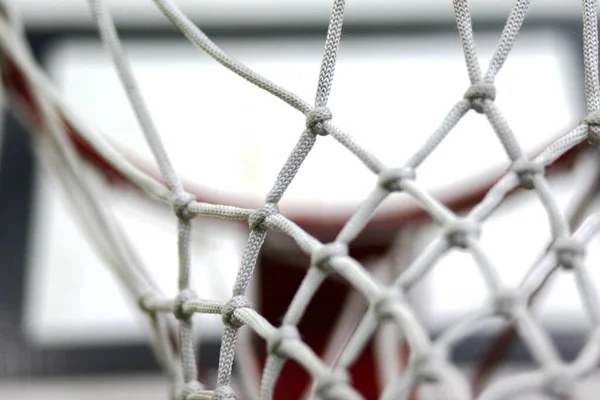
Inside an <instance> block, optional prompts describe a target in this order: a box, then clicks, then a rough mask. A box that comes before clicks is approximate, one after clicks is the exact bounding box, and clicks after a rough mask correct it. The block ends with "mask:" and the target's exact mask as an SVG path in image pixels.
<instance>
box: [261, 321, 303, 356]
mask: <svg viewBox="0 0 600 400" xmlns="http://www.w3.org/2000/svg"><path fill="white" fill-rule="evenodd" d="M290 340H300V332H298V328H296V327H295V326H294V325H282V326H281V327H279V329H277V331H276V332H275V333H274V334H273V335H272V336H271V337H270V338H269V339H268V340H267V352H268V353H269V354H274V355H276V356H277V357H279V358H287V356H286V355H285V354H283V353H282V352H281V351H280V349H281V345H282V344H283V343H284V342H286V341H290Z"/></svg>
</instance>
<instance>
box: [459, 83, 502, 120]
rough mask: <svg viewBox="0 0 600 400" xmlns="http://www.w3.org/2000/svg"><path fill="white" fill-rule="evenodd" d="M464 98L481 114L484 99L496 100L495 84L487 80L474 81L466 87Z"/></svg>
mask: <svg viewBox="0 0 600 400" xmlns="http://www.w3.org/2000/svg"><path fill="white" fill-rule="evenodd" d="M464 98H465V99H468V100H469V101H470V102H471V108H473V109H474V110H475V111H477V112H478V113H480V114H483V113H484V109H483V104H484V102H485V100H492V101H494V100H496V86H494V84H493V83H489V82H477V83H474V84H472V85H471V86H470V87H469V88H468V89H467V91H466V92H465V94H464Z"/></svg>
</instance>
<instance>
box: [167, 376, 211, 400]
mask: <svg viewBox="0 0 600 400" xmlns="http://www.w3.org/2000/svg"><path fill="white" fill-rule="evenodd" d="M202 389H204V386H202V384H201V383H200V382H198V381H197V380H193V381H190V382H188V383H186V384H185V385H181V386H178V387H176V389H175V390H173V391H172V396H171V398H172V399H173V400H186V399H187V398H188V397H189V396H190V395H192V394H195V393H198V392H199V391H201V390H202Z"/></svg>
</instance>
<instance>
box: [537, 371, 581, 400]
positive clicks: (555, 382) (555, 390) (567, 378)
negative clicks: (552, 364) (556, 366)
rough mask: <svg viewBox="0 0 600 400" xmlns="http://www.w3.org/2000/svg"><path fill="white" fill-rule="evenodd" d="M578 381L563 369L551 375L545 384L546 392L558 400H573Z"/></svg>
mask: <svg viewBox="0 0 600 400" xmlns="http://www.w3.org/2000/svg"><path fill="white" fill-rule="evenodd" d="M575 385H576V379H575V377H574V376H573V374H571V373H569V372H568V371H567V370H566V369H564V368H562V369H560V370H558V371H555V372H552V373H550V374H549V376H548V378H547V379H546V382H545V385H544V386H545V389H546V392H547V393H548V394H549V395H550V396H552V397H554V398H558V399H571V398H573V393H574V392H575Z"/></svg>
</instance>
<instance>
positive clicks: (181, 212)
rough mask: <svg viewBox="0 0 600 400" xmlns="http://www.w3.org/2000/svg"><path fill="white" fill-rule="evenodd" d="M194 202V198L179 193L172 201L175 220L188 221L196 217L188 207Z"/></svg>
mask: <svg viewBox="0 0 600 400" xmlns="http://www.w3.org/2000/svg"><path fill="white" fill-rule="evenodd" d="M194 200H196V196H194V195H193V194H190V193H181V194H179V195H177V196H176V197H175V199H173V211H175V215H177V218H179V219H182V220H186V221H189V220H191V219H193V218H194V217H195V216H196V215H194V214H193V213H192V212H191V211H190V209H189V205H190V204H191V203H192V201H194Z"/></svg>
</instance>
